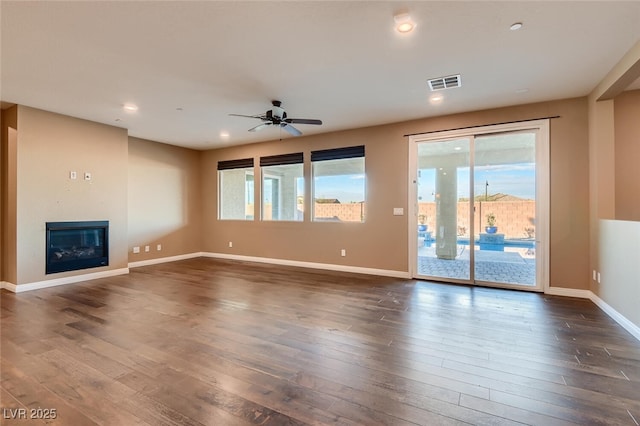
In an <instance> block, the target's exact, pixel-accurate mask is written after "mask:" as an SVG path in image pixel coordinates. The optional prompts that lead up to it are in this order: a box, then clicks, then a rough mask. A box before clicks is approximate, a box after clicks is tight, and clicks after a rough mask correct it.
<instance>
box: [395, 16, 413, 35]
mask: <svg viewBox="0 0 640 426" xmlns="http://www.w3.org/2000/svg"><path fill="white" fill-rule="evenodd" d="M393 20H394V22H395V23H396V31H398V32H399V33H409V32H411V31H413V29H414V28H415V27H416V23H415V22H413V20H412V19H411V16H410V15H409V14H408V13H399V14H397V15H396V16H394V17H393Z"/></svg>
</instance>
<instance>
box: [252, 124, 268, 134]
mask: <svg viewBox="0 0 640 426" xmlns="http://www.w3.org/2000/svg"><path fill="white" fill-rule="evenodd" d="M267 126H271V123H262V124H258V125H257V126H256V127H252V128H250V129H249V131H250V132H257V131H258V130H262V129H263V128H265V127H267Z"/></svg>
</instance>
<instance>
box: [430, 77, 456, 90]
mask: <svg viewBox="0 0 640 426" xmlns="http://www.w3.org/2000/svg"><path fill="white" fill-rule="evenodd" d="M460 86H462V79H461V78H460V74H457V75H449V76H447V77H439V78H432V79H431V80H429V89H431V91H432V92H435V91H436V90H444V89H453V88H454V87H460Z"/></svg>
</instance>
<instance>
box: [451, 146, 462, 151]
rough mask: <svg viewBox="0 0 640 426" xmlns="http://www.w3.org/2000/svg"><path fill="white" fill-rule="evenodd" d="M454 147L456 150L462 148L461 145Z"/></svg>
mask: <svg viewBox="0 0 640 426" xmlns="http://www.w3.org/2000/svg"><path fill="white" fill-rule="evenodd" d="M453 149H455V150H456V151H460V150H461V149H462V147H461V146H456V147H455V148H453Z"/></svg>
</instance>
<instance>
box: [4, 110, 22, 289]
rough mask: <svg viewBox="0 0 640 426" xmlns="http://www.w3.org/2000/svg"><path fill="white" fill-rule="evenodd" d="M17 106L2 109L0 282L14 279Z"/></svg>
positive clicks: (13, 280)
mask: <svg viewBox="0 0 640 426" xmlns="http://www.w3.org/2000/svg"><path fill="white" fill-rule="evenodd" d="M17 127H18V107H17V106H13V107H11V108H8V109H6V110H3V111H2V123H1V131H2V137H1V142H0V164H1V167H0V206H1V207H0V210H1V211H0V228H2V230H1V232H0V235H1V237H0V238H1V239H0V246H2V247H1V248H0V271H1V272H0V283H2V282H3V281H5V282H15V280H16V275H17V273H16V220H17V218H16V162H17V154H16V145H17V130H16V129H17Z"/></svg>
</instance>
